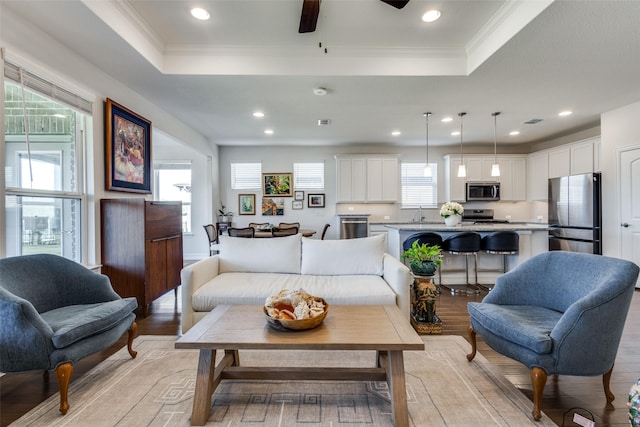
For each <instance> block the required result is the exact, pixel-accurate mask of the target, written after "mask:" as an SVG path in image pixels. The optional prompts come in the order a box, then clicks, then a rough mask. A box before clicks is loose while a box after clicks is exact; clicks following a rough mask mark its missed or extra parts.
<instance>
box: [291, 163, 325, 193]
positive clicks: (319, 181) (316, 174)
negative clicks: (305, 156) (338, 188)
mask: <svg viewBox="0 0 640 427" xmlns="http://www.w3.org/2000/svg"><path fill="white" fill-rule="evenodd" d="M293 189H294V190H324V163H294V164H293Z"/></svg>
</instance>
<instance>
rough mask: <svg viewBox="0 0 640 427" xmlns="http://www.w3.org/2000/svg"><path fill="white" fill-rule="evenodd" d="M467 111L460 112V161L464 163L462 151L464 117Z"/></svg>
mask: <svg viewBox="0 0 640 427" xmlns="http://www.w3.org/2000/svg"><path fill="white" fill-rule="evenodd" d="M465 114H467V113H458V115H459V116H460V162H462V163H463V164H464V152H463V151H462V118H463V117H464V116H465Z"/></svg>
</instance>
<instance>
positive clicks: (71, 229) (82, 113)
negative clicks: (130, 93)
mask: <svg viewBox="0 0 640 427" xmlns="http://www.w3.org/2000/svg"><path fill="white" fill-rule="evenodd" d="M4 74H5V80H4V93H5V97H4V104H3V111H4V121H5V122H4V123H5V142H4V147H0V149H4V153H5V164H4V174H5V186H6V187H5V214H6V227H5V232H4V233H2V234H4V241H2V240H1V239H2V237H0V243H1V244H4V245H5V248H6V255H7V256H17V255H27V254H34V253H51V254H56V255H61V256H64V257H66V258H69V259H72V260H74V261H77V262H82V261H83V247H82V242H83V235H84V234H85V233H86V225H85V223H86V221H85V218H84V217H83V215H84V213H83V207H84V205H85V194H84V184H83V183H84V176H83V173H84V170H83V151H84V142H83V135H84V134H85V129H86V128H87V127H89V125H90V123H89V122H90V120H91V115H90V113H91V105H92V103H91V101H87V100H85V99H83V98H82V97H80V96H79V95H76V94H73V93H71V92H69V91H67V90H66V89H64V88H60V87H58V86H55V85H54V84H52V83H49V82H48V81H46V80H44V79H42V78H41V77H39V76H35V75H33V74H30V73H29V72H28V71H26V70H21V69H20V68H19V67H17V66H15V65H13V64H11V63H9V62H5V63H4ZM21 81H22V82H23V83H22V84H21V83H20V82H21ZM45 94H46V95H45ZM25 115H26V120H25ZM89 143H90V142H89Z"/></svg>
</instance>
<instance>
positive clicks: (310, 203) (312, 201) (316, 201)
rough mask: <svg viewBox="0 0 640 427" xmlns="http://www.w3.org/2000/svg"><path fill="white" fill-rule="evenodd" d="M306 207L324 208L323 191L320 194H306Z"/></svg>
mask: <svg viewBox="0 0 640 427" xmlns="http://www.w3.org/2000/svg"><path fill="white" fill-rule="evenodd" d="M307 207H309V208H324V193H322V194H309V195H308V196H307Z"/></svg>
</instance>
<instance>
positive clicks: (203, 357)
mask: <svg viewBox="0 0 640 427" xmlns="http://www.w3.org/2000/svg"><path fill="white" fill-rule="evenodd" d="M215 363H216V351H215V350H211V349H202V350H200V358H199V359H198V373H197V374H196V390H195V393H194V395H193V411H192V412H191V425H192V426H203V425H204V424H205V423H206V422H207V419H208V418H209V410H210V408H211V395H212V394H213V380H214V378H213V375H214V373H215Z"/></svg>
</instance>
